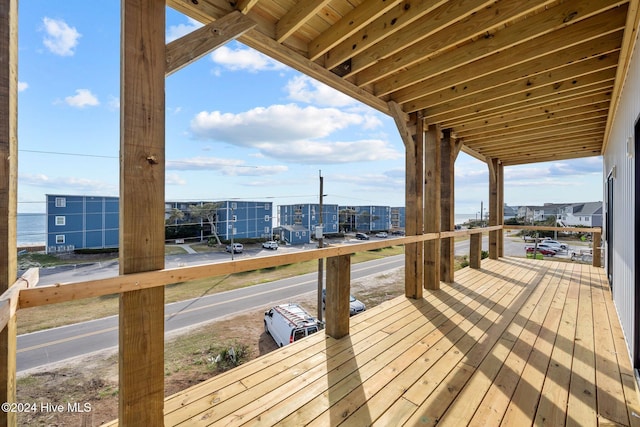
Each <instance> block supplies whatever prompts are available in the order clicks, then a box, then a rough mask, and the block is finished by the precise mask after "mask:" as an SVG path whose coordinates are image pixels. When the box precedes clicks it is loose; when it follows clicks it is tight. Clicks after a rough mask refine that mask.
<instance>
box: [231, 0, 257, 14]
mask: <svg viewBox="0 0 640 427" xmlns="http://www.w3.org/2000/svg"><path fill="white" fill-rule="evenodd" d="M256 4H258V0H238V3H237V4H236V8H237V9H238V10H239V11H240V12H242V13H244V14H245V15H246V14H247V13H249V11H251V9H253V7H254V6H255V5H256Z"/></svg>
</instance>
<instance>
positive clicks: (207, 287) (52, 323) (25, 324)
mask: <svg viewBox="0 0 640 427" xmlns="http://www.w3.org/2000/svg"><path fill="white" fill-rule="evenodd" d="M402 253H404V248H403V247H402V246H393V247H390V248H384V249H380V250H374V251H367V252H360V253H357V254H354V255H353V257H352V259H351V262H352V263H354V264H355V263H359V262H365V261H371V260H374V259H380V258H384V257H388V256H393V255H399V254H402ZM317 268H318V263H317V261H307V262H303V263H297V264H289V265H283V266H278V267H270V268H266V269H261V270H256V271H250V272H245V273H237V274H231V275H226V276H217V277H209V278H206V279H199V280H193V281H190V282H183V283H177V284H173V285H169V286H167V287H166V288H165V302H166V303H172V302H176V301H184V300H187V299H191V298H196V297H203V296H206V295H211V294H215V293H218V292H224V291H229V290H233V289H239V288H243V287H247V286H252V285H256V284H259V283H265V282H271V281H274V280H279V279H285V278H288V277H294V276H299V275H302V274H306V273H312V272H314V271H317ZM118 303H119V297H118V295H117V294H114V295H106V296H102V297H97V298H89V299H83V300H75V301H67V302H64V303H59V304H53V305H48V306H41V307H33V308H26V309H21V310H19V311H18V313H17V316H18V333H19V334H24V333H28V332H34V331H39V330H42V329H49V328H54V327H57V326H63V325H68V324H72V323H77V322H83V321H87V320H93V319H99V318H101V317H106V316H112V315H116V314H118Z"/></svg>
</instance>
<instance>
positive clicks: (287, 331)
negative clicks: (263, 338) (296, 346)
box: [264, 304, 321, 347]
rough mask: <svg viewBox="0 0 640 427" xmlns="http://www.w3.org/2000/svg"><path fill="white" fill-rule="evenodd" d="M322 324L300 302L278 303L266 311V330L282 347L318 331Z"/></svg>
mask: <svg viewBox="0 0 640 427" xmlns="http://www.w3.org/2000/svg"><path fill="white" fill-rule="evenodd" d="M320 329H321V324H320V322H318V320H317V319H316V318H315V317H312V316H311V315H309V313H307V312H306V311H305V310H304V309H303V308H302V307H300V306H299V305H298V304H282V305H277V306H275V307H273V308H271V309H269V310H268V311H266V312H265V313H264V331H265V332H266V333H268V334H269V335H271V337H272V338H273V340H274V341H275V342H276V344H278V346H280V347H282V346H285V345H287V344H291V343H292V342H294V341H298V340H299V339H301V338H304V337H306V336H309V335H311V334H314V333H316V332H318V331H319V330H320Z"/></svg>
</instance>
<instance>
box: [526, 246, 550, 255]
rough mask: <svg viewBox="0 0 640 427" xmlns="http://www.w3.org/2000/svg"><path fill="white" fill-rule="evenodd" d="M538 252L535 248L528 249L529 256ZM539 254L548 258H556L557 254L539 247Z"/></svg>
mask: <svg viewBox="0 0 640 427" xmlns="http://www.w3.org/2000/svg"><path fill="white" fill-rule="evenodd" d="M535 250H536V248H534V247H533V246H529V247H527V248H526V251H527V253H528V254H532V253H533V252H534V251H535ZM537 252H538V253H539V254H542V255H546V256H554V255H555V254H556V251H554V250H552V249H545V248H541V247H539V246H538V249H537Z"/></svg>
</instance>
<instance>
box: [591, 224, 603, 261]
mask: <svg viewBox="0 0 640 427" xmlns="http://www.w3.org/2000/svg"><path fill="white" fill-rule="evenodd" d="M601 240H602V233H601V232H595V233H593V239H592V242H591V250H592V251H593V257H592V265H593V266H594V267H602V251H601V250H600V243H601Z"/></svg>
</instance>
